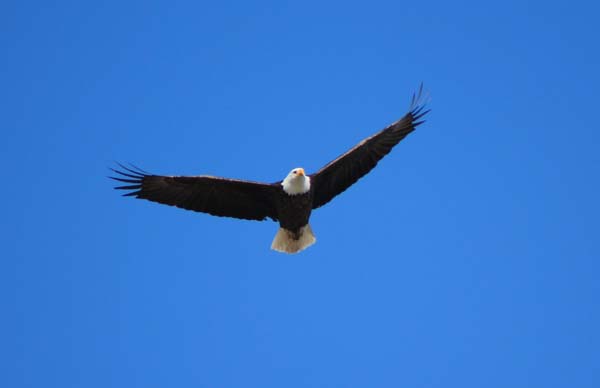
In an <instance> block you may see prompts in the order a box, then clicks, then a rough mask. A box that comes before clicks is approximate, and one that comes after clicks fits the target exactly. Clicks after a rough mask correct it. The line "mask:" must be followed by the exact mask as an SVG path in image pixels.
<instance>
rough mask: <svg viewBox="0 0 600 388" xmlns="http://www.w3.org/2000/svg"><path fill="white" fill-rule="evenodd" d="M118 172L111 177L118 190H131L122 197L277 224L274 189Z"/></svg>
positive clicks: (202, 178) (137, 171)
mask: <svg viewBox="0 0 600 388" xmlns="http://www.w3.org/2000/svg"><path fill="white" fill-rule="evenodd" d="M119 166H120V167H121V169H122V170H115V169H112V170H113V171H114V172H115V173H117V174H119V176H118V177H111V178H112V179H114V180H117V181H119V182H124V183H127V184H128V185H126V186H119V187H115V189H118V190H132V191H131V192H129V193H126V194H124V196H135V197H136V198H141V199H147V200H149V201H154V202H158V203H162V204H165V205H171V206H177V207H179V208H182V209H187V210H193V211H197V212H203V213H208V214H212V215H214V216H220V217H234V218H241V219H246V220H264V219H266V218H267V217H269V218H272V219H273V220H277V212H276V210H275V207H274V205H273V204H274V202H275V201H274V196H275V195H276V193H277V191H276V187H275V186H274V185H270V184H263V183H258V182H250V181H241V180H235V179H225V178H218V177H212V176H205V175H201V176H160V175H152V174H149V173H146V172H145V171H143V170H141V169H139V168H135V169H134V168H128V167H125V166H123V165H119Z"/></svg>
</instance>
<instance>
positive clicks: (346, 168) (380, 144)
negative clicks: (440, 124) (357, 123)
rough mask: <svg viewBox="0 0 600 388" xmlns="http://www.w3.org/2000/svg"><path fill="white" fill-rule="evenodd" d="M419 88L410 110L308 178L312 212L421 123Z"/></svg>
mask: <svg viewBox="0 0 600 388" xmlns="http://www.w3.org/2000/svg"><path fill="white" fill-rule="evenodd" d="M422 94H423V86H421V88H420V89H419V93H418V94H417V95H416V96H415V95H413V99H412V103H411V107H410V111H409V112H408V113H407V114H406V115H405V116H404V117H402V118H401V119H400V120H398V121H396V122H395V123H393V124H392V125H390V126H389V127H387V128H385V129H383V130H382V131H380V132H378V133H376V134H375V135H373V136H371V137H368V138H366V139H364V140H363V141H361V142H360V143H358V144H357V145H356V146H355V147H354V148H352V149H351V150H349V151H348V152H346V153H345V154H343V155H341V156H340V157H338V158H337V159H335V160H333V161H332V162H330V163H329V164H327V165H326V166H325V167H323V168H322V169H321V170H319V171H318V172H317V173H315V174H313V175H311V183H312V184H313V185H314V188H315V189H314V190H315V191H314V200H313V209H316V208H318V207H321V206H323V205H325V204H326V203H327V202H329V201H331V200H332V199H333V198H334V197H335V196H336V195H338V194H340V193H342V192H343V191H344V190H346V189H347V188H348V187H350V186H352V185H353V184H354V183H355V182H356V181H357V180H359V179H360V178H362V177H363V176H364V175H365V174H367V173H368V172H369V171H371V170H372V169H373V168H374V167H375V166H376V165H377V163H378V162H379V161H380V160H381V159H382V158H383V157H384V156H385V155H387V154H388V153H389V152H390V151H391V150H392V148H393V147H394V146H395V145H396V144H398V143H399V142H400V141H401V140H402V139H404V138H405V137H406V135H408V134H409V133H411V132H412V131H414V130H415V128H416V127H417V126H418V125H420V124H422V123H423V122H424V120H421V118H422V117H423V116H424V115H425V114H426V113H427V112H429V110H425V105H424V104H423V103H422V98H423V96H422Z"/></svg>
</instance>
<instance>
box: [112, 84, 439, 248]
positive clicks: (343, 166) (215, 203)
mask: <svg viewBox="0 0 600 388" xmlns="http://www.w3.org/2000/svg"><path fill="white" fill-rule="evenodd" d="M423 100H424V99H423V86H422V85H421V87H420V88H419V92H418V93H417V94H416V95H414V94H413V97H412V102H411V105H410V108H409V111H408V113H406V114H405V115H404V117H402V118H401V119H400V120H398V121H396V122H395V123H393V124H391V125H390V126H388V127H386V128H385V129H383V130H381V131H380V132H378V133H376V134H375V135H373V136H370V137H368V138H366V139H364V140H363V141H361V142H360V143H358V144H357V145H356V146H355V147H353V148H352V149H350V150H349V151H348V152H346V153H344V154H343V155H341V156H339V157H338V158H337V159H335V160H333V161H332V162H330V163H328V164H327V165H325V166H324V167H323V168H321V169H320V170H319V171H317V172H316V173H314V174H307V173H306V172H305V171H304V169H303V168H301V167H297V168H294V169H292V170H291V171H290V173H289V174H288V175H287V176H286V177H285V178H284V179H283V180H282V181H279V182H275V183H260V182H252V181H247V180H238V179H228V178H220V177H215V176H210V175H198V176H161V175H154V174H150V173H148V172H146V171H143V170H141V169H140V168H138V167H135V166H133V165H132V166H131V167H126V166H123V165H121V164H119V167H120V170H119V169H111V170H113V171H114V172H115V173H116V174H118V175H117V176H115V177H110V178H112V179H114V180H117V181H119V182H123V183H126V184H127V185H125V186H118V187H115V189H118V190H127V191H128V192H127V193H125V194H123V195H124V196H133V197H136V198H140V199H147V200H149V201H153V202H158V203H162V204H165V205H170V206H176V207H179V208H182V209H187V210H193V211H197V212H203V213H208V214H211V215H214V216H219V217H234V218H240V219H245V220H257V221H263V220H266V219H269V218H270V219H272V220H273V221H278V222H279V226H280V228H279V230H278V231H277V234H276V235H275V238H274V239H273V242H272V244H271V248H272V249H274V250H276V251H279V252H284V253H297V252H300V251H301V250H303V249H305V248H307V247H309V246H311V245H312V244H314V243H315V242H316V238H315V235H314V234H313V231H312V229H311V227H310V224H309V219H310V216H311V213H312V211H313V210H314V209H317V208H319V207H321V206H323V205H325V204H326V203H328V202H329V201H331V200H332V199H333V198H334V197H335V196H337V195H338V194H340V193H342V192H343V191H345V190H346V189H347V188H349V187H350V186H351V185H353V184H354V183H355V182H356V181H358V180H359V179H360V178H361V177H363V176H364V175H365V174H367V173H368V172H369V171H371V170H372V169H373V168H374V167H375V166H376V165H377V163H378V162H379V161H380V160H381V159H382V158H383V157H384V156H385V155H387V154H388V153H389V152H390V151H391V150H392V148H393V147H394V146H395V145H396V144H398V143H399V142H400V141H401V140H402V139H404V138H405V137H406V135H408V134H409V133H411V132H412V131H414V130H415V128H416V127H417V126H419V125H420V124H422V123H423V122H424V120H422V118H423V116H424V115H425V114H426V113H427V112H429V110H425V103H424V101H423Z"/></svg>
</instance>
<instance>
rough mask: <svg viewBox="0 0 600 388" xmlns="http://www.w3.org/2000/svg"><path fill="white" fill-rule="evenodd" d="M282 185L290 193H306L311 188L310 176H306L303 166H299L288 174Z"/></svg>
mask: <svg viewBox="0 0 600 388" xmlns="http://www.w3.org/2000/svg"><path fill="white" fill-rule="evenodd" d="M281 186H283V191H285V192H286V193H287V194H289V195H297V194H304V193H307V192H308V190H310V177H308V176H306V174H305V173H304V169H303V168H301V167H297V168H295V169H293V170H292V171H290V173H289V174H287V176H286V177H285V179H284V180H283V182H281Z"/></svg>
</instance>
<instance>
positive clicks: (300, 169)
mask: <svg viewBox="0 0 600 388" xmlns="http://www.w3.org/2000/svg"><path fill="white" fill-rule="evenodd" d="M298 175H302V176H304V175H306V174H304V169H303V168H299V169H298Z"/></svg>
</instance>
